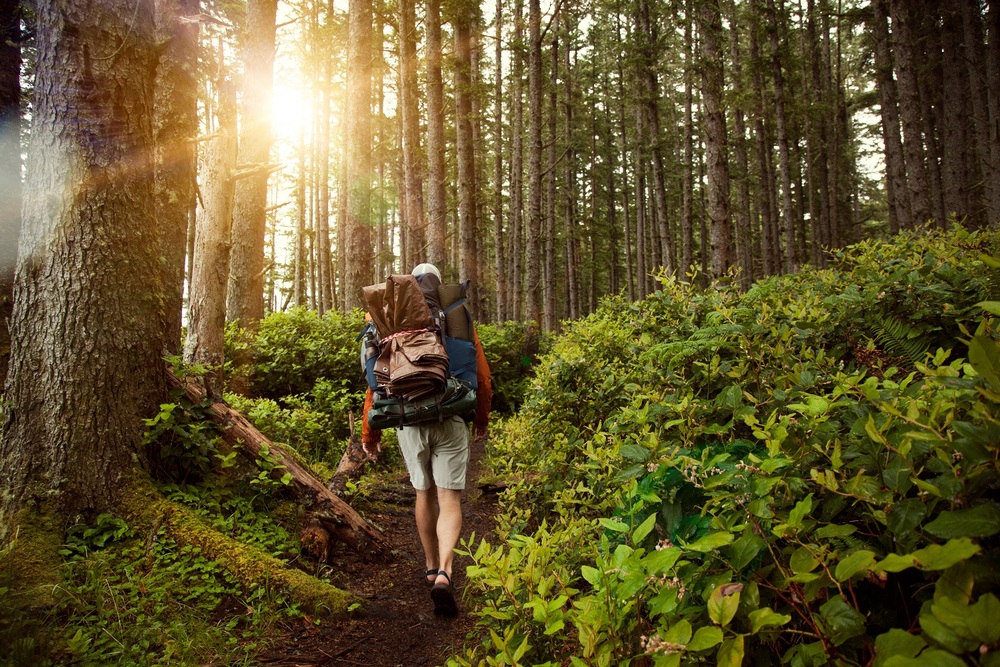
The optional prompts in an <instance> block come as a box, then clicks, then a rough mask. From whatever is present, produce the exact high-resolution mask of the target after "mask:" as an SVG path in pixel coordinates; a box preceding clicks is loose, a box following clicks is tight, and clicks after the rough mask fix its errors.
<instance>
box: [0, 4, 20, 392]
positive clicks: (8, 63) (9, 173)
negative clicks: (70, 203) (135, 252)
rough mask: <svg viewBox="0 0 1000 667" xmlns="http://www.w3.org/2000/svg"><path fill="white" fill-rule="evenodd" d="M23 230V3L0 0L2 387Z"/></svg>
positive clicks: (0, 295) (0, 359)
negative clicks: (18, 244) (20, 237)
mask: <svg viewBox="0 0 1000 667" xmlns="http://www.w3.org/2000/svg"><path fill="white" fill-rule="evenodd" d="M20 231H21V12H20V0H0V388H2V386H3V382H4V380H5V379H6V377H7V362H8V359H9V358H10V330H9V329H8V322H10V317H11V310H12V307H13V299H12V296H13V289H14V267H15V265H16V264H17V237H18V234H19V233H20Z"/></svg>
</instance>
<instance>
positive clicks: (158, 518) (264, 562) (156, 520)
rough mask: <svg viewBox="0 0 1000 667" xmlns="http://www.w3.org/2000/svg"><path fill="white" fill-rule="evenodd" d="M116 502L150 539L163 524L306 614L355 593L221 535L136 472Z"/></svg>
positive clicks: (344, 602)
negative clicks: (283, 593) (284, 596)
mask: <svg viewBox="0 0 1000 667" xmlns="http://www.w3.org/2000/svg"><path fill="white" fill-rule="evenodd" d="M136 477H137V478H138V479H136V480H134V481H133V483H132V485H131V486H130V489H129V492H128V493H126V494H124V497H123V498H122V502H121V511H122V514H123V515H124V516H123V518H124V519H125V520H126V521H127V522H128V524H129V525H130V526H131V527H132V528H133V529H134V530H137V531H139V532H145V533H149V534H150V536H151V538H154V537H155V534H156V532H157V531H158V530H159V529H160V528H163V529H165V530H166V531H167V533H168V534H169V535H170V537H172V538H174V539H175V540H177V541H178V542H180V543H181V544H184V545H190V546H193V547H198V548H199V549H201V552H202V553H203V554H204V555H205V556H206V557H208V558H211V559H212V560H214V561H217V562H218V563H219V565H221V566H222V567H224V568H225V569H226V570H228V571H229V572H231V573H232V575H233V576H234V577H235V578H236V580H237V581H239V582H240V583H241V584H242V585H243V586H245V587H248V588H252V587H256V586H268V587H278V588H280V589H282V590H284V591H287V593H288V595H289V596H290V597H291V598H292V599H293V600H295V601H296V602H298V603H299V604H301V605H302V606H303V608H305V609H307V610H308V611H309V613H313V614H316V613H323V614H334V615H336V614H344V613H347V612H348V611H349V608H350V607H351V605H352V604H354V603H356V602H358V600H357V598H355V597H354V596H353V595H351V594H350V593H348V592H347V591H344V590H341V589H339V588H336V587H334V586H331V585H330V584H328V583H327V582H325V581H321V580H320V579H317V578H316V577H313V576H311V575H309V574H306V573H305V572H302V571H301V570H296V569H294V568H289V567H287V566H286V565H285V564H284V563H282V562H281V561H280V560H278V559H277V558H275V557H273V556H271V555H270V554H268V553H266V552H264V551H262V550H260V549H259V548H257V547H254V546H251V545H248V544H244V543H242V542H239V541H237V540H234V539H233V538H231V537H228V536H226V535H223V534H222V533H220V532H218V531H217V530H214V529H213V528H212V527H211V526H209V525H208V524H207V523H205V522H204V521H203V520H202V519H201V518H200V517H198V516H197V515H195V514H194V513H193V512H191V511H190V510H189V509H187V508H186V507H184V506H183V505H179V504H177V503H174V502H171V501H169V500H167V499H166V498H164V497H163V496H162V495H161V494H160V493H158V492H157V491H156V489H155V488H154V487H153V485H152V484H151V483H150V482H149V480H148V479H145V478H144V477H143V476H142V475H141V474H138V475H136Z"/></svg>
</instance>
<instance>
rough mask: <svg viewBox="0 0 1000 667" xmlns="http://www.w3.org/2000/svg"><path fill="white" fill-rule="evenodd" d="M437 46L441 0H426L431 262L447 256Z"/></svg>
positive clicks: (441, 89) (439, 44) (439, 45)
mask: <svg viewBox="0 0 1000 667" xmlns="http://www.w3.org/2000/svg"><path fill="white" fill-rule="evenodd" d="M441 49H442V40H441V0H427V230H428V232H427V240H428V253H427V261H429V262H431V263H432V264H440V263H443V262H444V261H445V259H446V258H447V255H446V247H445V238H446V232H447V229H448V217H447V216H448V210H447V207H446V204H445V178H446V176H445V171H444V83H443V78H442V74H441Z"/></svg>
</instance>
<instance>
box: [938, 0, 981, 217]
mask: <svg viewBox="0 0 1000 667" xmlns="http://www.w3.org/2000/svg"><path fill="white" fill-rule="evenodd" d="M945 5H947V6H945ZM941 9H942V22H941V26H942V29H941V46H942V53H941V57H942V68H943V74H944V88H943V90H942V93H943V100H942V102H943V103H942V110H943V114H942V115H943V118H942V120H943V122H944V127H943V128H941V134H942V142H941V143H942V151H941V158H942V159H941V182H942V186H943V189H944V208H945V215H947V216H949V217H951V216H954V217H955V218H956V219H957V220H958V221H960V222H962V221H965V222H968V217H969V216H970V214H971V213H972V210H971V207H970V205H969V191H970V190H971V189H972V182H971V179H970V178H969V165H970V164H973V163H974V162H975V158H974V157H973V156H972V155H970V154H969V151H968V146H969V137H968V136H967V131H966V129H967V128H972V127H973V123H974V119H973V118H972V117H971V114H970V113H968V109H969V104H968V102H969V98H970V97H971V96H972V91H971V90H970V88H969V79H968V72H969V71H968V68H967V67H966V64H965V60H966V54H965V49H964V48H963V46H962V42H963V35H962V17H961V14H960V13H959V12H960V9H959V8H958V7H956V6H955V5H950V4H948V3H943V4H942V7H941Z"/></svg>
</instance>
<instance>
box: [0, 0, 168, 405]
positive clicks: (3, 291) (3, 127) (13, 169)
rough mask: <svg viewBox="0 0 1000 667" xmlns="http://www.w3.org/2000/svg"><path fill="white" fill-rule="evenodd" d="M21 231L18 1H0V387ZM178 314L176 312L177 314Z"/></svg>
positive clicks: (5, 362)
mask: <svg viewBox="0 0 1000 667" xmlns="http://www.w3.org/2000/svg"><path fill="white" fill-rule="evenodd" d="M20 230H21V12H20V0H0V388H2V386H3V382H4V380H5V379H6V377H7V362H8V359H9V358H10V331H9V329H8V322H10V317H11V310H12V306H13V299H12V295H13V289H14V266H15V265H16V264H17V237H18V234H19V232H20ZM178 314H179V311H178Z"/></svg>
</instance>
